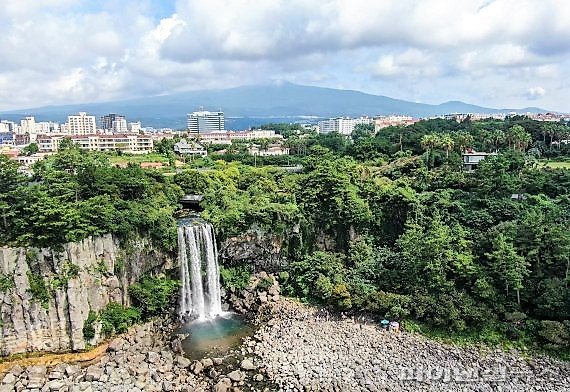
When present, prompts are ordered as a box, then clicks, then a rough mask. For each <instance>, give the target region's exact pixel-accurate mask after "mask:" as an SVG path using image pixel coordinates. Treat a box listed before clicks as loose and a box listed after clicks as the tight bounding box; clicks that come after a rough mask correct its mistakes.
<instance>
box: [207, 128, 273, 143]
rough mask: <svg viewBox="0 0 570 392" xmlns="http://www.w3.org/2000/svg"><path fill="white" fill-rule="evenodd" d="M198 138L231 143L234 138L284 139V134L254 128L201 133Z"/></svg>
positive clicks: (212, 141) (209, 141)
mask: <svg viewBox="0 0 570 392" xmlns="http://www.w3.org/2000/svg"><path fill="white" fill-rule="evenodd" d="M198 138H199V139H200V141H201V142H204V143H209V144H231V142H232V140H254V139H283V136H282V135H278V134H276V133H275V131H271V130H265V129H252V130H251V131H238V132H236V131H224V132H208V133H201V134H200V135H199V137H198Z"/></svg>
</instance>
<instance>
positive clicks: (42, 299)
mask: <svg viewBox="0 0 570 392" xmlns="http://www.w3.org/2000/svg"><path fill="white" fill-rule="evenodd" d="M27 275H28V283H29V284H30V288H29V289H28V292H29V293H30V294H31V295H32V298H33V299H34V300H35V301H37V302H39V303H40V304H41V305H42V307H43V308H44V309H47V308H48V307H49V300H50V299H51V294H50V292H49V290H48V286H47V285H46V282H45V280H44V278H43V277H42V276H41V275H38V274H35V273H33V272H31V271H28V272H27Z"/></svg>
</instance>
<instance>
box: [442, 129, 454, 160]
mask: <svg viewBox="0 0 570 392" xmlns="http://www.w3.org/2000/svg"><path fill="white" fill-rule="evenodd" d="M439 145H440V146H441V147H443V148H444V149H445V158H446V159H449V150H451V149H452V148H453V145H454V142H453V138H452V137H451V135H450V134H448V133H446V134H445V135H443V136H442V137H441V138H440V140H439Z"/></svg>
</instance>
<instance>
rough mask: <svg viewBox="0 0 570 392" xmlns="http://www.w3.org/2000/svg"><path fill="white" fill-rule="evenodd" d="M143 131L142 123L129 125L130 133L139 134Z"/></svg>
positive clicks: (137, 122)
mask: <svg viewBox="0 0 570 392" xmlns="http://www.w3.org/2000/svg"><path fill="white" fill-rule="evenodd" d="M141 129H142V125H141V122H140V121H136V122H132V123H129V132H131V133H139V132H140V131H141Z"/></svg>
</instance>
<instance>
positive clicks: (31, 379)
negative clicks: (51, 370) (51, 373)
mask: <svg viewBox="0 0 570 392" xmlns="http://www.w3.org/2000/svg"><path fill="white" fill-rule="evenodd" d="M27 373H28V385H27V388H28V389H34V388H41V387H43V385H44V384H45V382H46V373H47V369H46V367H45V366H30V367H28V369H27Z"/></svg>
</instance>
